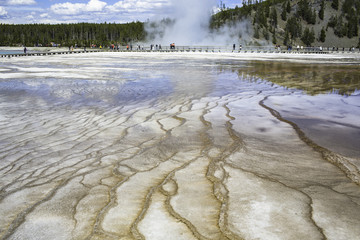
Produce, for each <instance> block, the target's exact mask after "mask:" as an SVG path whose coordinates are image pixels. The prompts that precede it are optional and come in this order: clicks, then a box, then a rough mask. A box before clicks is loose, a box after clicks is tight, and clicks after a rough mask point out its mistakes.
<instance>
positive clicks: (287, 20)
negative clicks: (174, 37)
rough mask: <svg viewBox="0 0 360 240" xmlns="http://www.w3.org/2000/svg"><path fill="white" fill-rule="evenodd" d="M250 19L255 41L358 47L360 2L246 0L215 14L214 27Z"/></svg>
mask: <svg viewBox="0 0 360 240" xmlns="http://www.w3.org/2000/svg"><path fill="white" fill-rule="evenodd" d="M244 20H248V21H251V24H252V28H253V36H252V37H253V39H255V40H256V39H258V40H267V41H268V42H269V43H273V44H284V45H293V44H301V45H305V46H311V45H312V46H314V45H323V46H330V47H331V46H337V47H351V46H354V47H355V46H359V44H360V39H359V23H360V22H359V20H360V0H267V1H262V0H260V1H258V0H255V1H254V0H247V1H245V0H244V1H243V6H242V7H241V8H240V7H236V8H235V9H226V10H224V9H223V10H222V11H220V12H219V13H217V14H216V15H213V17H212V20H211V27H212V28H215V29H216V28H220V27H222V26H224V25H226V24H229V23H234V22H239V21H244Z"/></svg>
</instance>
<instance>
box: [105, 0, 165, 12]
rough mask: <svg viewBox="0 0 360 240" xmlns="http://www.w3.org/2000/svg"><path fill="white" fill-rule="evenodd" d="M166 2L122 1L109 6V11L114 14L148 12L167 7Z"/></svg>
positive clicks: (158, 0)
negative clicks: (114, 12)
mask: <svg viewBox="0 0 360 240" xmlns="http://www.w3.org/2000/svg"><path fill="white" fill-rule="evenodd" d="M168 3H169V1H166V0H122V1H119V2H117V3H115V4H114V5H113V6H109V7H108V8H109V10H111V11H116V12H122V11H124V12H148V11H153V10H154V9H160V8H162V7H164V6H167V5H168Z"/></svg>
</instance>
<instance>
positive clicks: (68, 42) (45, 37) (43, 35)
mask: <svg viewBox="0 0 360 240" xmlns="http://www.w3.org/2000/svg"><path fill="white" fill-rule="evenodd" d="M145 37H146V33H145V31H144V23H142V22H131V23H125V24H116V23H106V22H105V23H76V24H0V45H1V46H14V45H25V46H51V45H61V46H75V45H78V46H90V45H92V44H94V45H97V46H100V45H103V46H104V45H110V44H127V43H130V42H133V41H142V40H144V39H145Z"/></svg>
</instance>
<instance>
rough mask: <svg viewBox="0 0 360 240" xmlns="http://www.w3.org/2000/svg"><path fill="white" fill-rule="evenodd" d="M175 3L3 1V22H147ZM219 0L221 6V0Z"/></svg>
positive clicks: (234, 1)
mask: <svg viewBox="0 0 360 240" xmlns="http://www.w3.org/2000/svg"><path fill="white" fill-rule="evenodd" d="M177 1H182V0H177ZM194 1H198V0H194ZM172 2H174V1H172V0H46V1H45V0H0V23H10V24H26V23H50V24H57V23H77V22H96V23H103V22H111V23H113V22H115V23H126V22H132V21H142V22H145V21H147V20H154V19H162V18H165V17H171V15H172V13H173V12H174V7H173V5H172ZM241 2H242V0H222V3H223V4H225V6H226V7H231V8H233V7H235V6H236V5H238V6H240V5H241ZM218 3H219V5H220V0H218ZM189 7H191V6H189ZM214 7H215V6H214Z"/></svg>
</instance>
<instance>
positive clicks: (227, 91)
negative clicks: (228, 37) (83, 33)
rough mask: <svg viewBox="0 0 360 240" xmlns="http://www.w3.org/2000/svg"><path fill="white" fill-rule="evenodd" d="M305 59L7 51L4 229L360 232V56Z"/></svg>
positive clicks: (214, 234) (102, 233)
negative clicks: (10, 54)
mask: <svg viewBox="0 0 360 240" xmlns="http://www.w3.org/2000/svg"><path fill="white" fill-rule="evenodd" d="M321 57H322V58H323V56H321ZM257 60H259V59H257ZM260 60H261V59H260ZM295 60H296V61H293V62H289V61H278V60H276V61H275V60H274V61H269V60H267V61H249V59H243V58H241V57H239V58H236V57H233V56H228V55H221V54H218V55H214V54H197V55H194V54H166V53H148V54H146V53H145V54H144V53H93V54H86V55H77V56H69V55H66V56H46V57H30V58H16V59H5V60H2V61H1V62H0V120H1V121H0V133H1V134H0V191H1V192H0V215H1V216H2V217H1V218H0V238H1V239H176V240H177V239H266V240H269V239H334V240H339V239H344V240H345V239H346V240H348V239H359V236H360V229H359V224H360V186H359V183H360V182H359V181H360V180H359V179H360V172H359V169H360V122H359V116H360V95H359V87H360V79H359V78H360V70H359V69H358V65H356V61H357V60H356V59H355V60H354V59H352V60H351V61H342V59H340V60H338V62H337V63H336V64H334V63H329V61H328V60H326V61H324V59H321V60H318V59H311V63H309V61H308V60H307V59H301V57H300V58H296V59H295Z"/></svg>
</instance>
